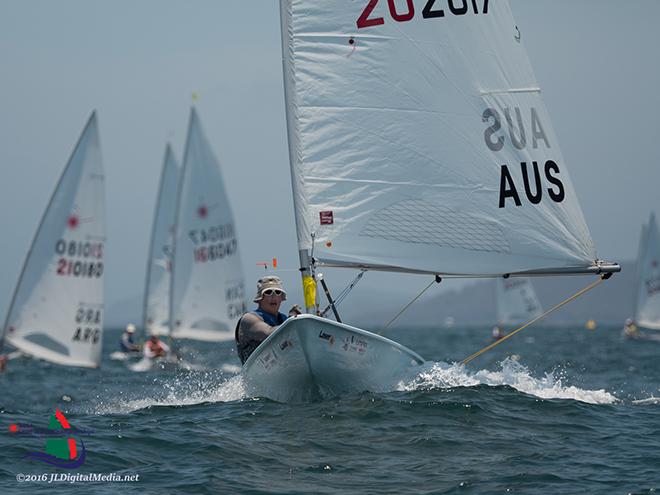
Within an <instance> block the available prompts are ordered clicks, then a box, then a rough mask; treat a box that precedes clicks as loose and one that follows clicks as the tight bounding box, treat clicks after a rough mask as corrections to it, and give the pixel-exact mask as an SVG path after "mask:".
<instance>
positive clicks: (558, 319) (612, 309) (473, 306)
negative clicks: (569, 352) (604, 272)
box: [346, 262, 635, 326]
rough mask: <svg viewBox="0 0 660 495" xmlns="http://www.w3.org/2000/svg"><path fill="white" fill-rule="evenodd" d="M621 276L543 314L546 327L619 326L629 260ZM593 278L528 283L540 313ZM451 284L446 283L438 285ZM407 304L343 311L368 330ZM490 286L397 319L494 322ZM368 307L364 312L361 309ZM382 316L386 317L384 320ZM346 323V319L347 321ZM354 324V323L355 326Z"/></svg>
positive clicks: (627, 303) (626, 303)
mask: <svg viewBox="0 0 660 495" xmlns="http://www.w3.org/2000/svg"><path fill="white" fill-rule="evenodd" d="M621 267H622V271H621V273H617V274H614V275H613V276H612V278H611V279H610V280H608V281H606V282H605V283H603V284H602V285H600V286H599V287H596V288H595V289H593V290H592V291H591V292H588V293H587V294H585V295H583V296H581V297H579V298H578V299H576V300H575V301H572V302H571V303H569V304H567V305H566V306H564V307H563V308H561V309H559V310H558V311H557V312H555V313H554V314H553V315H551V316H549V317H548V318H547V320H545V321H546V322H548V323H580V322H585V321H587V320H589V319H591V318H593V319H595V320H596V321H597V322H609V323H616V322H623V320H625V319H626V318H627V317H629V316H630V315H631V314H632V310H633V308H632V304H633V301H632V299H633V295H632V291H633V279H634V269H635V264H634V262H624V263H622V264H621ZM594 280H595V277H594V276H563V277H536V278H533V279H532V283H533V285H534V288H535V290H536V293H537V295H538V297H539V300H540V301H541V304H542V305H543V308H544V309H549V308H551V307H552V306H554V305H555V304H557V303H559V302H561V301H563V300H564V299H565V298H567V297H568V296H570V295H572V294H574V293H575V292H577V291H578V290H579V289H581V288H583V287H585V286H587V285H588V284H589V283H591V282H593V281H594ZM442 283H448V284H449V283H451V280H449V281H446V282H442ZM407 302H408V301H400V302H399V303H397V306H394V307H387V308H385V311H383V309H382V308H381V309H379V310H378V311H375V310H374V309H372V308H368V305H367V304H366V302H365V303H364V304H363V305H362V307H363V308H364V310H363V311H361V312H359V313H358V312H355V310H354V308H353V305H351V311H350V312H348V311H347V312H346V313H347V316H348V317H350V321H352V322H355V323H356V324H364V325H367V326H368V322H373V321H377V322H382V321H383V320H385V321H387V320H388V319H389V315H390V314H391V316H394V315H395V314H396V312H397V311H398V310H399V308H400V307H403V306H404V305H405V304H406V303H407ZM495 304H496V303H495V283H494V281H493V280H479V281H475V282H474V283H473V284H470V285H468V286H466V287H463V288H462V289H460V290H449V291H446V292H444V293H442V294H440V295H438V296H435V297H429V298H427V299H420V300H419V301H417V302H416V303H415V304H413V305H412V306H411V307H410V308H409V309H408V310H407V311H406V312H405V313H404V314H403V316H402V317H401V318H400V319H399V321H398V323H399V324H400V322H401V321H407V322H409V323H410V324H419V325H437V324H438V323H440V324H444V322H445V319H446V318H447V317H453V318H454V320H455V322H456V324H459V325H460V324H494V323H495V319H496V306H495ZM367 308H368V309H367ZM384 314H387V315H388V317H384ZM347 320H348V318H347ZM358 322H359V323H358Z"/></svg>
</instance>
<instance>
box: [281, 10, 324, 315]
mask: <svg viewBox="0 0 660 495" xmlns="http://www.w3.org/2000/svg"><path fill="white" fill-rule="evenodd" d="M292 22H293V19H292V16H291V11H290V10H289V8H288V2H287V1H286V0H281V1H280V23H281V30H280V32H281V37H282V74H283V77H284V103H285V109H286V123H287V125H286V130H287V137H288V143H289V166H290V169H291V190H292V192H293V211H294V214H295V220H296V232H297V234H298V258H299V261H300V268H299V269H300V276H301V281H302V287H303V294H304V298H305V309H306V311H307V313H316V311H317V309H318V308H317V305H316V281H315V279H314V271H313V262H314V260H313V259H312V254H311V253H312V249H313V246H312V242H313V239H312V233H311V231H310V228H309V225H308V223H307V218H306V201H305V200H304V179H303V177H302V174H301V173H300V166H301V162H302V156H301V153H302V150H301V149H300V147H299V138H298V128H297V119H298V115H297V111H296V108H297V106H296V100H295V96H296V93H295V75H294V62H293V49H292V47H291V43H292V39H293V33H292Z"/></svg>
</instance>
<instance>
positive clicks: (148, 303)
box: [142, 144, 180, 335]
mask: <svg viewBox="0 0 660 495" xmlns="http://www.w3.org/2000/svg"><path fill="white" fill-rule="evenodd" d="M179 170H180V169H179V165H178V164H177V162H176V158H175V156H174V152H173V151H172V148H171V146H170V145H169V144H168V145H167V148H166V150H165V158H164V160H163V170H162V172H161V175H160V186H159V188H158V199H157V200H156V209H155V213H154V223H153V226H152V231H151V242H150V245H149V259H148V261H147V275H146V282H145V291H144V311H143V315H144V316H143V325H142V328H143V329H144V332H145V334H146V335H152V334H155V335H167V334H168V333H169V330H170V328H169V316H170V308H169V304H170V285H171V280H170V278H171V273H172V244H173V237H174V222H175V220H176V218H175V217H176V197H177V191H178V187H179V173H180V172H179Z"/></svg>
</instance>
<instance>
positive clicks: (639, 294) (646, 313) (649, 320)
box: [635, 213, 660, 330]
mask: <svg viewBox="0 0 660 495" xmlns="http://www.w3.org/2000/svg"><path fill="white" fill-rule="evenodd" d="M636 280H637V283H636V284H635V322H636V323H637V325H639V326H641V327H644V328H650V329H654V330H660V239H659V238H658V224H657V222H656V220H655V215H654V214H653V213H652V214H651V218H650V219H649V223H648V225H646V226H645V227H643V228H642V235H641V239H640V247H639V255H638V258H637V278H636Z"/></svg>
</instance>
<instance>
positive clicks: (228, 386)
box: [90, 373, 247, 414]
mask: <svg viewBox="0 0 660 495" xmlns="http://www.w3.org/2000/svg"><path fill="white" fill-rule="evenodd" d="M211 375H213V374H208V373H205V374H203V375H202V376H201V377H199V378H198V380H197V381H196V382H191V380H190V377H185V378H180V377H177V378H175V379H174V380H172V381H165V382H164V383H162V384H158V385H159V387H157V388H156V387H150V389H151V390H155V389H157V390H158V391H159V393H158V394H154V395H153V396H149V395H147V396H144V394H143V396H142V397H140V398H139V399H132V398H124V397H116V398H112V399H105V400H103V399H102V400H100V402H98V403H97V404H95V406H94V407H93V408H92V411H90V412H91V413H92V414H129V413H132V412H135V411H139V410H141V409H147V408H151V407H173V406H174V407H175V406H192V405H197V404H203V403H207V402H210V403H214V402H233V401H237V400H241V399H244V398H246V397H247V394H246V393H245V388H244V386H243V380H242V377H241V376H240V375H237V376H232V377H231V378H229V379H225V380H224V381H222V382H221V383H218V378H217V376H211ZM209 382H211V383H213V385H210V386H209Z"/></svg>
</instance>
